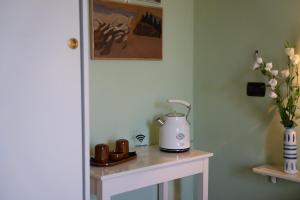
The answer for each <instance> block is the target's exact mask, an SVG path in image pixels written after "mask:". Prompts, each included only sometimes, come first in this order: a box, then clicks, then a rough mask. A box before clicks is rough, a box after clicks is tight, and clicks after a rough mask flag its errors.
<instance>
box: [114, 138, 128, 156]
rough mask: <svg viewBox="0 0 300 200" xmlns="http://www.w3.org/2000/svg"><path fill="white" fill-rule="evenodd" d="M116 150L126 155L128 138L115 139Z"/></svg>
mask: <svg viewBox="0 0 300 200" xmlns="http://www.w3.org/2000/svg"><path fill="white" fill-rule="evenodd" d="M116 152H120V153H124V156H127V155H128V152H129V144H128V140H125V139H120V140H117V141H116Z"/></svg>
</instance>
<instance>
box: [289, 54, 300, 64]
mask: <svg viewBox="0 0 300 200" xmlns="http://www.w3.org/2000/svg"><path fill="white" fill-rule="evenodd" d="M290 59H291V61H292V64H293V65H298V63H299V60H300V57H299V55H297V54H295V55H293V56H291V57H290Z"/></svg>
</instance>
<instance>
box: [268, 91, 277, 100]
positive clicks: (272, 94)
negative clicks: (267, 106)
mask: <svg viewBox="0 0 300 200" xmlns="http://www.w3.org/2000/svg"><path fill="white" fill-rule="evenodd" d="M269 97H271V98H272V99H276V98H277V94H276V93H275V92H273V91H271V92H270V94H269Z"/></svg>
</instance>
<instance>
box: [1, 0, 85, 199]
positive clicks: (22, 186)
mask: <svg viewBox="0 0 300 200" xmlns="http://www.w3.org/2000/svg"><path fill="white" fill-rule="evenodd" d="M79 19H80V17H79V0H25V1H24V0H1V1H0V199H1V200H82V199H83V164H82V163H83V155H82V154H83V153H82V112H81V68H80V67H81V65H80V48H77V49H70V48H69V47H68V46H67V41H68V39H69V38H72V37H74V38H78V39H79V38H80V35H79V34H80V23H79Z"/></svg>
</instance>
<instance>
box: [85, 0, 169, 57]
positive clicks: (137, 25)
mask: <svg viewBox="0 0 300 200" xmlns="http://www.w3.org/2000/svg"><path fill="white" fill-rule="evenodd" d="M162 17H163V9H162V8H160V7H152V6H145V5H138V4H131V3H124V2H120V1H118V0H92V6H91V57H92V59H94V60H103V59H108V60H111V59H114V60H118V59H122V60H162V58H163V55H162V54H163V52H162V51H163V48H162V44H163V41H162V39H163V28H162V25H163V21H162Z"/></svg>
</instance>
